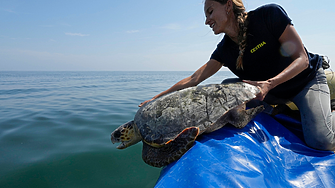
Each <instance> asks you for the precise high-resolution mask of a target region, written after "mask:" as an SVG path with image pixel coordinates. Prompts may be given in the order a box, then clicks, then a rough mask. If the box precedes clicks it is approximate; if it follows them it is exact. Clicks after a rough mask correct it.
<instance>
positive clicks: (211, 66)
mask: <svg viewBox="0 0 335 188" xmlns="http://www.w3.org/2000/svg"><path fill="white" fill-rule="evenodd" d="M221 67H222V64H221V63H220V62H218V61H216V60H214V59H211V60H209V61H208V62H207V63H206V64H205V65H203V66H202V67H200V68H199V69H198V70H197V71H196V72H195V73H193V75H191V76H189V77H187V78H184V79H182V80H180V81H179V82H178V83H176V84H175V85H173V86H172V87H171V88H170V89H168V90H166V91H163V92H162V93H160V94H158V95H156V96H154V97H153V98H152V99H149V100H147V101H144V102H142V103H141V104H140V105H139V107H141V106H143V105H144V104H145V103H147V102H150V101H152V100H154V99H156V98H158V97H161V96H163V95H166V94H168V93H171V92H174V91H178V90H181V89H184V88H188V87H192V86H196V85H198V84H199V83H200V82H202V81H204V80H206V79H207V78H208V77H210V76H212V75H213V74H215V73H216V72H217V71H218V70H220V68H221Z"/></svg>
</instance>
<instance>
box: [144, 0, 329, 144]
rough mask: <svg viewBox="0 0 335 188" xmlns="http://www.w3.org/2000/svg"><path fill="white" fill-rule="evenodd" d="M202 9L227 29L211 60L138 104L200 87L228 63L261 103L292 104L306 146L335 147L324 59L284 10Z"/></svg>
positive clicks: (233, 1)
mask: <svg viewBox="0 0 335 188" xmlns="http://www.w3.org/2000/svg"><path fill="white" fill-rule="evenodd" d="M204 11H205V15H206V22H205V24H206V25H209V26H210V27H211V28H212V30H213V32H214V33H215V34H220V33H225V36H224V38H223V39H222V41H221V42H220V43H219V44H218V46H217V48H216V50H215V51H214V52H213V54H212V56H211V58H210V60H209V61H208V62H207V63H206V64H205V65H203V66H202V67H201V68H199V69H198V70H197V71H196V72H195V73H194V74H193V75H192V76H190V77H187V78H185V79H183V80H181V81H179V82H178V83H176V84H175V85H174V86H172V87H171V88H170V89H168V90H166V91H163V92H162V93H160V94H158V95H156V96H155V97H153V98H152V99H150V100H147V101H145V102H143V103H141V104H140V105H139V106H142V105H143V104H145V103H147V102H149V101H151V100H154V99H156V98H158V97H160V96H163V95H165V94H167V93H170V92H173V91H177V90H180V89H184V88H187V87H191V86H196V85H198V84H199V83H200V82H202V81H203V80H205V79H207V78H208V77H210V76H212V75H213V74H215V73H216V72H217V71H218V70H219V69H220V68H221V67H222V66H226V67H228V68H229V69H230V70H231V71H232V72H233V73H234V74H235V75H237V76H238V77H239V78H240V79H241V80H243V82H246V83H249V84H252V85H255V86H257V87H259V89H260V91H261V92H260V94H259V95H258V96H257V97H256V99H258V100H259V101H265V102H266V103H269V104H278V103H283V102H286V101H288V100H291V101H292V102H294V103H295V104H296V106H297V107H298V108H299V110H300V113H301V121H302V125H303V133H304V138H305V141H306V143H307V145H309V146H310V147H312V148H315V149H320V150H334V149H335V139H334V136H335V133H334V132H335V123H334V122H333V121H334V120H333V119H334V118H332V117H333V116H332V113H331V107H330V94H329V88H328V85H327V80H326V76H325V74H324V71H323V69H322V57H320V56H318V55H314V54H311V53H309V52H308V51H307V50H306V49H305V48H304V45H303V44H302V41H301V39H300V37H299V35H298V33H297V32H296V30H295V29H294V27H293V24H292V23H291V19H290V18H289V17H288V15H287V14H286V12H285V11H284V10H283V8H282V7H280V6H279V5H275V4H270V5H264V6H261V7H259V8H257V9H256V10H253V11H250V12H248V13H247V12H246V11H245V7H244V5H243V2H242V1H241V0H206V1H205V4H204ZM268 106H269V105H268ZM268 113H271V109H270V110H268Z"/></svg>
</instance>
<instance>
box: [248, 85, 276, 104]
mask: <svg viewBox="0 0 335 188" xmlns="http://www.w3.org/2000/svg"><path fill="white" fill-rule="evenodd" d="M243 82H245V83H248V84H251V85H254V86H256V87H258V89H259V90H260V91H261V92H260V93H258V94H257V96H256V99H258V100H260V101H263V100H264V98H265V96H266V95H267V94H268V92H269V91H270V90H271V89H272V86H271V82H270V81H251V80H243Z"/></svg>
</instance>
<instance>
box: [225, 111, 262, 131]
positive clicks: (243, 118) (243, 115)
mask: <svg viewBox="0 0 335 188" xmlns="http://www.w3.org/2000/svg"><path fill="white" fill-rule="evenodd" d="M263 110H264V106H263V105H260V106H257V107H255V108H250V109H248V110H246V109H245V106H244V108H243V107H240V108H235V109H233V110H231V111H229V116H228V118H227V121H228V123H230V124H232V125H233V126H234V127H236V128H240V129H241V128H243V127H245V126H246V125H247V124H248V123H249V122H250V121H251V120H252V119H253V118H254V117H256V116H257V115H258V114H259V113H261V112H262V111H263Z"/></svg>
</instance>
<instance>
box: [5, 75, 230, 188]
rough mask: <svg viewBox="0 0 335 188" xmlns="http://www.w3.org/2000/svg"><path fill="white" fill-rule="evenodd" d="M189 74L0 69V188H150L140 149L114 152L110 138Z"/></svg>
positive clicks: (151, 172)
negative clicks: (143, 104)
mask: <svg viewBox="0 0 335 188" xmlns="http://www.w3.org/2000/svg"><path fill="white" fill-rule="evenodd" d="M191 74H192V72H0V187H6V188H10V187H33V188H38V187H43V188H45V187H62V188H65V187H71V188H73V187H81V188H83V187H99V188H103V187H113V188H114V187H115V188H123V187H124V188H126V187H131V188H133V187H144V188H145V187H153V186H154V185H155V183H156V181H157V179H158V177H159V175H160V171H161V169H160V168H154V167H151V166H149V165H147V164H145V163H144V162H143V161H142V158H141V150H142V144H141V143H139V144H136V145H134V146H132V147H130V148H127V149H125V150H118V149H116V146H117V144H115V145H113V144H112V143H111V141H110V133H111V132H112V131H113V130H114V129H115V128H117V127H118V126H120V125H121V124H123V123H125V122H128V121H130V120H132V119H133V118H134V115H135V113H136V111H137V110H138V105H139V104H140V103H141V102H143V101H145V100H147V99H150V98H152V97H153V96H155V95H156V94H158V93H160V92H162V91H164V90H166V89H168V88H169V87H171V86H172V85H173V84H175V83H176V82H177V81H179V80H181V79H183V78H185V77H187V76H190V75H191ZM228 77H234V76H233V75H232V74H231V73H230V72H225V71H220V72H218V73H217V74H215V75H214V76H212V77H211V78H209V79H207V80H206V81H205V82H203V83H202V84H211V83H220V82H221V81H222V80H223V79H225V78H228Z"/></svg>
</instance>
